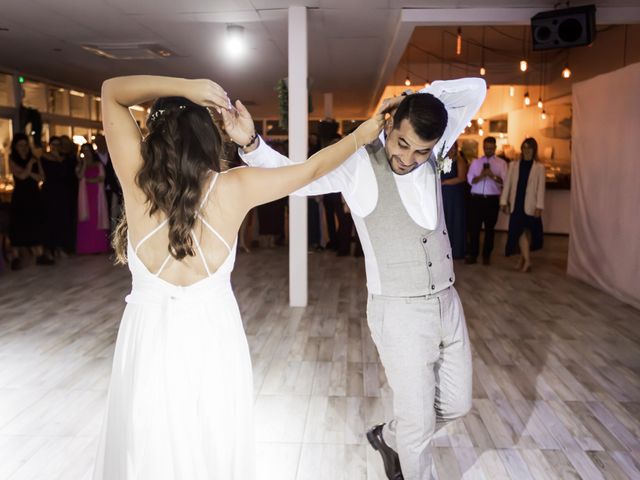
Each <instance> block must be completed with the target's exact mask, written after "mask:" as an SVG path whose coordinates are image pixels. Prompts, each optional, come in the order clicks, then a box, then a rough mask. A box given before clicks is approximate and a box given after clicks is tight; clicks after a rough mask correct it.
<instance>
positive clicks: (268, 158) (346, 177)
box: [238, 137, 364, 196]
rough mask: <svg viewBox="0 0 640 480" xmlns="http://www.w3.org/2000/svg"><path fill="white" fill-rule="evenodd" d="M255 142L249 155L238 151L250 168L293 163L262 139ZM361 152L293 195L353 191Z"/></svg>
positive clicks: (259, 138)
mask: <svg viewBox="0 0 640 480" xmlns="http://www.w3.org/2000/svg"><path fill="white" fill-rule="evenodd" d="M257 142H258V147H257V148H256V149H255V150H253V151H251V152H249V153H245V152H244V151H243V150H242V149H241V148H240V149H239V150H238V152H239V153H240V157H241V158H242V160H243V161H244V162H245V163H246V164H247V165H249V166H250V167H260V168H278V167H285V166H287V165H292V164H293V163H294V162H293V161H292V160H291V159H289V158H288V157H285V156H284V155H282V154H281V153H279V152H276V151H275V150H274V149H273V148H271V147H270V146H269V145H268V144H267V143H266V142H265V141H264V140H263V139H262V137H258V140H257ZM361 152H364V149H360V150H359V151H358V152H356V153H354V154H353V155H351V157H349V158H348V159H347V160H346V161H345V162H344V163H343V164H342V165H341V166H340V167H338V168H336V169H335V170H333V171H332V172H330V173H328V174H327V175H325V176H324V177H322V178H319V179H318V180H316V181H315V182H313V183H310V184H309V185H307V186H306V187H303V188H301V189H300V190H296V191H295V192H294V193H293V195H298V196H305V195H322V194H325V193H332V192H343V193H347V194H349V193H350V192H351V191H352V190H353V188H354V181H355V179H356V178H357V170H358V168H359V164H360V163H361V161H360V160H361V158H360V156H361Z"/></svg>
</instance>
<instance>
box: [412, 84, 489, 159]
mask: <svg viewBox="0 0 640 480" xmlns="http://www.w3.org/2000/svg"><path fill="white" fill-rule="evenodd" d="M419 93H430V94H432V95H433V96H434V97H436V98H438V99H439V100H440V101H441V102H442V103H444V106H445V108H446V109H447V114H448V115H449V120H448V122H447V128H446V129H445V131H444V133H443V134H442V137H441V138H440V140H439V141H438V143H437V144H436V145H435V147H434V148H433V151H434V152H435V154H436V155H439V154H440V151H441V150H442V146H443V145H444V152H443V155H446V153H447V151H448V150H449V148H451V145H453V142H455V140H456V138H458V137H459V136H460V134H461V133H462V132H463V131H464V129H465V127H466V125H467V123H469V122H470V121H471V119H472V118H473V116H474V115H475V114H476V113H477V112H478V110H479V109H480V106H481V105H482V102H484V97H485V96H486V94H487V84H486V82H485V81H484V80H483V79H482V78H460V79H457V80H438V81H435V82H433V83H432V84H431V85H429V86H428V87H426V88H423V89H422V90H420V92H419Z"/></svg>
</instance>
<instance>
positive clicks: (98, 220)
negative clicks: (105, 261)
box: [76, 143, 109, 254]
mask: <svg viewBox="0 0 640 480" xmlns="http://www.w3.org/2000/svg"><path fill="white" fill-rule="evenodd" d="M76 173H77V174H78V179H79V186H78V233H77V237H76V252H77V253H78V254H86V253H103V252H107V251H109V212H108V209H107V197H106V194H105V190H104V179H105V170H104V166H103V165H102V163H101V162H100V159H99V158H98V156H97V155H96V153H95V152H94V150H93V147H92V145H91V144H88V143H85V144H84V145H82V147H81V148H80V159H79V162H78V168H77V171H76Z"/></svg>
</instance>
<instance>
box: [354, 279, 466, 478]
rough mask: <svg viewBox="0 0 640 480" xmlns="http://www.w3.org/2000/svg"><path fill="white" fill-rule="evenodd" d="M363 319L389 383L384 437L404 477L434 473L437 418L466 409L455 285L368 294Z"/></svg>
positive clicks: (459, 307) (461, 328)
mask: <svg viewBox="0 0 640 480" xmlns="http://www.w3.org/2000/svg"><path fill="white" fill-rule="evenodd" d="M367 319H368V323H369V329H370V330H371V335H372V337H373V341H374V343H375V344H376V347H377V349H378V354H379V355H380V360H381V361H382V365H383V366H384V370H385V373H386V375H387V380H388V381H389V386H390V387H391V390H392V392H393V419H391V420H389V421H388V422H387V423H386V425H385V427H384V429H383V431H382V436H383V438H384V441H385V442H386V443H387V445H389V446H390V447H391V448H393V449H394V450H396V451H397V452H398V455H399V456H400V465H401V467H402V473H403V476H404V479H405V480H429V479H431V478H434V477H433V471H432V468H433V465H432V463H433V462H432V459H431V451H430V446H429V444H430V442H431V438H432V437H433V434H434V432H435V430H436V419H437V420H438V421H446V420H453V419H455V418H458V417H461V416H463V415H465V414H466V413H467V412H468V411H469V409H470V408H471V379H472V366H471V349H470V345H469V336H468V334H467V326H466V323H465V320H464V312H463V310H462V304H461V303H460V298H459V297H458V293H457V292H456V290H455V288H453V287H450V288H448V289H446V290H443V291H442V292H439V293H437V294H434V295H427V296H422V297H387V296H383V295H369V301H368V304H367Z"/></svg>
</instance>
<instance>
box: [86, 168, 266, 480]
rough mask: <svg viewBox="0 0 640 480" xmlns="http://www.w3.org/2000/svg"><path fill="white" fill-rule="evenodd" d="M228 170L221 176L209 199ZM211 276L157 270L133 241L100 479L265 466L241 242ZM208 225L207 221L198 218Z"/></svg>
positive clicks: (196, 476)
mask: <svg viewBox="0 0 640 480" xmlns="http://www.w3.org/2000/svg"><path fill="white" fill-rule="evenodd" d="M218 175H219V174H214V175H213V178H212V181H211V183H210V186H209V189H208V191H207V193H206V195H205V197H204V199H203V201H202V204H201V208H202V205H204V204H205V202H206V201H207V198H208V196H209V193H210V192H211V190H212V189H213V186H214V185H215V182H216V180H217V178H218ZM197 216H198V219H199V221H201V222H202V225H203V226H204V227H206V229H205V228H203V229H202V230H203V232H204V231H207V230H208V231H210V233H211V234H213V235H215V236H216V237H217V238H219V239H220V240H221V241H222V242H223V243H224V245H225V246H226V248H227V249H228V251H229V253H228V256H227V258H226V260H225V261H224V263H223V264H222V265H221V266H220V268H219V269H218V270H217V271H216V272H213V273H212V272H210V271H209V267H208V266H207V262H206V260H205V256H204V255H203V252H202V249H201V246H200V242H199V241H198V238H197V236H196V235H195V234H193V232H192V237H193V239H194V243H195V246H196V247H197V254H198V255H197V256H199V257H200V258H202V260H203V265H204V269H205V270H206V272H207V276H206V277H205V278H203V279H202V280H200V281H198V282H196V283H194V284H192V285H189V286H186V287H181V286H177V285H173V284H171V283H169V282H167V281H165V280H163V279H161V278H160V274H161V273H162V270H163V269H164V267H165V266H166V264H167V261H168V259H169V257H167V259H165V262H163V264H162V266H161V267H160V269H159V270H158V272H156V273H155V274H154V273H151V272H150V271H149V269H148V268H147V267H146V266H145V265H144V264H143V263H142V261H141V260H140V258H139V257H138V249H139V248H140V246H141V245H142V244H143V243H144V242H145V241H147V240H148V239H149V238H150V237H151V236H152V235H154V234H155V233H157V232H158V231H159V230H160V229H161V228H162V227H163V226H164V225H165V224H166V221H165V222H163V223H161V224H160V225H158V227H157V228H155V229H154V230H153V231H151V232H150V233H149V234H148V235H147V236H145V237H144V238H143V239H142V240H141V241H140V242H139V243H138V245H137V246H136V247H135V248H134V247H133V246H132V245H131V243H130V242H129V244H128V260H129V268H130V270H131V276H132V290H131V294H130V295H128V296H127V297H126V301H127V306H126V309H125V311H124V314H123V317H122V322H121V324H120V330H119V332H118V339H117V342H116V348H115V355H114V359H113V372H112V375H111V382H110V386H109V396H108V402H107V412H106V418H105V422H104V426H103V431H102V435H101V439H100V444H99V449H98V456H97V460H96V466H95V470H94V476H93V478H94V480H214V479H215V480H252V479H253V478H254V475H255V472H254V468H255V453H254V450H255V443H254V427H253V382H252V372H251V359H250V356H249V349H248V345H247V339H246V336H245V333H244V329H243V325H242V320H241V318H240V312H239V310H238V305H237V303H236V299H235V296H234V294H233V291H232V289H231V281H230V275H231V271H232V270H233V265H234V261H235V245H234V247H233V248H232V247H231V246H229V245H228V243H227V242H226V241H225V240H224V239H223V238H222V237H221V236H220V235H219V234H218V232H217V231H216V230H215V229H214V228H213V227H211V225H209V224H208V223H207V222H206V220H205V219H204V217H203V216H202V215H201V214H200V212H199V213H198V214H197ZM197 221H198V220H197Z"/></svg>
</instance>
